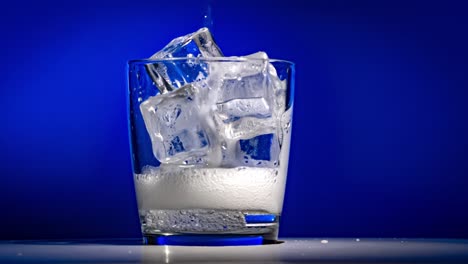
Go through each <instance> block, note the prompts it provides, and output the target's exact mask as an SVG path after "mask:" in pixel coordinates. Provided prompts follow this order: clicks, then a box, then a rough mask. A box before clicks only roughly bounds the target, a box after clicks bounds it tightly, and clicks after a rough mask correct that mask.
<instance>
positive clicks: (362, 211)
mask: <svg viewBox="0 0 468 264" xmlns="http://www.w3.org/2000/svg"><path fill="white" fill-rule="evenodd" d="M6 2H8V3H6ZM408 2H409V3H408ZM462 3H463V2H458V3H457V2H450V1H440V2H438V3H428V2H426V1H424V2H423V1H419V2H418V1H401V2H399V1H310V2H308V1H298V0H287V1H276V2H271V1H268V2H267V1H265V2H263V1H253V0H249V1H245V0H241V1H214V3H213V10H212V11H213V17H214V34H215V37H216V39H217V41H218V43H219V45H220V46H221V47H222V49H223V51H224V52H225V53H226V55H243V54H248V53H253V52H256V51H258V50H264V51H266V52H267V53H268V54H269V55H270V56H271V57H275V58H283V59H288V60H292V61H294V62H296V67H297V74H296V101H295V116H294V118H295V119H294V126H293V143H292V153H291V162H290V170H289V172H290V174H289V178H288V185H287V193H286V200H285V208H284V217H283V219H282V228H281V235H283V236H354V237H365V236H377V237H382V236H388V237H401V236H403V237H414V236H423V237H468V226H467V224H466V223H468V210H467V202H468V194H467V190H468V189H467V187H468V179H467V176H468V122H467V115H466V114H467V112H468V111H467V110H468V104H467V103H466V102H467V99H468V90H467V89H468V75H467V73H468V65H467V61H468V56H467V55H468V49H467V47H468V34H467V33H468V32H467V26H468V18H467V17H466V10H467V8H466V6H464V5H462ZM204 9H205V7H204V6H203V5H202V4H200V3H198V1H180V0H178V1H146V2H145V1H125V2H119V1H115V0H114V1H105V2H102V1H101V2H99V1H97V3H96V2H95V1H73V2H70V3H67V2H65V3H62V2H60V3H59V2H58V3H55V2H50V1H47V0H46V1H37V2H24V1H3V2H2V4H0V36H1V41H0V58H1V64H0V74H1V79H0V89H1V92H0V111H1V114H0V121H1V122H0V124H1V129H0V175H1V177H0V221H1V224H0V238H12V239H13V238H17V239H21V238H77V237H88V238H89V237H135V236H138V235H139V226H138V218H137V211H136V205H135V200H134V190H133V183H132V177H131V169H130V157H129V146H128V139H127V120H126V109H125V93H126V84H125V78H126V77H125V65H126V61H127V60H129V59H135V58H144V57H148V56H149V55H151V54H152V53H153V52H155V51H156V50H158V49H159V48H161V47H162V46H163V45H164V44H166V43H167V42H168V41H169V40H171V39H172V38H173V37H176V36H178V35H182V34H186V33H188V32H192V31H195V30H196V29H197V28H199V27H200V25H201V23H202V17H203V15H204Z"/></svg>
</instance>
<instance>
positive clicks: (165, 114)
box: [140, 84, 210, 164]
mask: <svg viewBox="0 0 468 264" xmlns="http://www.w3.org/2000/svg"><path fill="white" fill-rule="evenodd" d="M196 96H197V88H196V87H195V86H194V85H192V84H189V85H186V86H184V87H182V88H180V89H177V90H175V91H173V92H169V93H167V94H162V95H157V96H153V97H150V98H149V99H148V100H146V101H144V102H143V103H141V104H140V110H141V113H142V115H143V119H144V122H145V125H146V129H147V131H148V134H149V135H150V138H151V142H152V147H153V154H154V156H155V157H156V158H157V159H158V160H159V161H160V162H162V163H172V164H194V163H204V157H205V156H206V155H207V153H208V151H209V144H210V142H209V139H208V133H207V132H206V131H205V129H204V128H203V125H202V120H201V118H200V109H199V106H198V104H197V103H196Z"/></svg>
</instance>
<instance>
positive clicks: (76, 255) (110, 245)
mask: <svg viewBox="0 0 468 264" xmlns="http://www.w3.org/2000/svg"><path fill="white" fill-rule="evenodd" d="M282 241H284V243H280V244H273V245H258V246H225V247H200V246H197V247H193V246H191V247H189V246H151V245H142V244H141V240H136V239H116V240H74V241H52V240H49V241H45V240H38V241H11V240H10V241H6V240H4V241H0V263H2V264H4V263H296V262H298V263H468V240H448V239H445V240H443V239H375V238H343V239H338V238H330V239H319V238H308V239H304V238H301V239H294V238H288V239H282Z"/></svg>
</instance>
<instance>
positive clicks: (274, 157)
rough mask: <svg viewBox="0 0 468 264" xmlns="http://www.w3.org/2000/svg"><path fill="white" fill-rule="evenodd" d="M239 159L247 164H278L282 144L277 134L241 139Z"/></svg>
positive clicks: (256, 165) (265, 165)
mask: <svg viewBox="0 0 468 264" xmlns="http://www.w3.org/2000/svg"><path fill="white" fill-rule="evenodd" d="M238 148H239V152H238V155H240V157H238V159H239V160H241V159H242V160H243V161H244V165H246V166H249V165H250V166H255V167H276V166H278V160H279V153H280V146H279V142H278V138H277V136H276V135H275V134H273V133H271V134H263V135H259V136H256V137H253V138H250V139H241V140H239V145H238Z"/></svg>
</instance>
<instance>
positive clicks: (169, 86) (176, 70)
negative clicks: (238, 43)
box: [147, 28, 223, 93]
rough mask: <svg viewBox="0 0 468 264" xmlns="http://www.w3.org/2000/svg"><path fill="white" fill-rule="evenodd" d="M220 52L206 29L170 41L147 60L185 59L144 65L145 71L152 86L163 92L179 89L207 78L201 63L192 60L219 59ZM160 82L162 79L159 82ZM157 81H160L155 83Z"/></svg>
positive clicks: (204, 67) (203, 64) (206, 71)
mask: <svg viewBox="0 0 468 264" xmlns="http://www.w3.org/2000/svg"><path fill="white" fill-rule="evenodd" d="M222 56H223V53H222V52H221V50H220V49H219V47H218V45H216V42H215V41H214V39H213V36H212V35H211V33H210V31H209V30H208V28H201V29H199V30H198V31H196V32H194V33H191V34H188V35H185V36H182V37H178V38H175V39H173V40H172V41H171V42H169V44H167V45H166V46H165V47H164V48H163V49H162V50H160V51H158V52H156V53H155V54H153V55H152V56H151V57H150V59H151V60H159V59H166V58H187V60H174V61H170V60H168V61H165V62H164V63H157V62H155V63H154V64H150V65H147V71H148V73H149V74H150V76H151V77H152V78H153V80H154V82H155V84H156V86H157V87H158V89H159V90H160V91H161V93H165V92H168V91H171V90H173V89H174V88H173V87H175V88H180V87H182V86H185V85H186V84H188V83H192V82H194V81H196V80H197V79H200V78H205V77H206V76H207V75H208V69H207V66H206V65H205V63H199V62H196V61H195V60H196V59H195V58H196V57H222ZM161 79H162V80H161ZM157 80H160V81H157Z"/></svg>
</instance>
